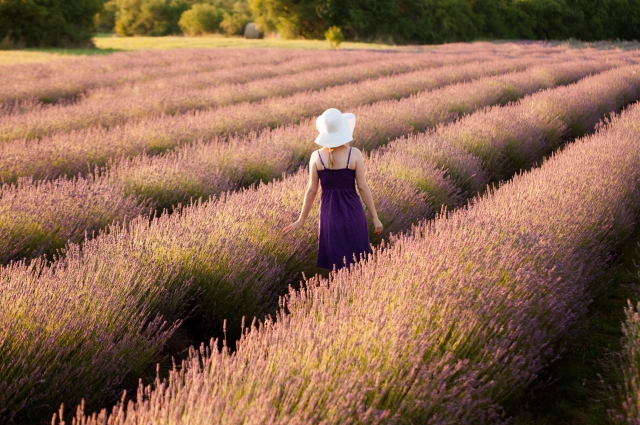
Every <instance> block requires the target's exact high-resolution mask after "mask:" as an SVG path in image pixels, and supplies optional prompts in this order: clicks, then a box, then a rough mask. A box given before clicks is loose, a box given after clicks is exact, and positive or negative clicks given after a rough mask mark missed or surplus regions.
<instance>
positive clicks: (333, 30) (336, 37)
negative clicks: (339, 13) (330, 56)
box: [324, 25, 344, 49]
mask: <svg viewBox="0 0 640 425" xmlns="http://www.w3.org/2000/svg"><path fill="white" fill-rule="evenodd" d="M324 38H325V40H327V41H328V42H329V45H330V46H331V48H332V49H337V48H338V47H339V46H340V43H342V42H343V41H344V35H342V31H341V30H340V28H338V27H336V26H335V25H334V26H332V27H329V29H328V30H327V31H326V32H325V33H324Z"/></svg>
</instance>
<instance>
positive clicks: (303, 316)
mask: <svg viewBox="0 0 640 425" xmlns="http://www.w3.org/2000/svg"><path fill="white" fill-rule="evenodd" d="M65 63H66V64H65ZM71 70H72V71H71ZM0 76H2V79H3V80H6V81H8V83H7V84H3V85H2V87H0V180H1V186H0V306H1V307H2V308H1V309H0V422H2V423H16V424H40V423H42V424H45V423H54V424H61V423H62V421H63V420H64V421H66V423H78V424H149V423H153V424H212V423H224V424H227V423H229V424H231V423H233V424H235V423H238V424H240V423H247V424H252V423H256V424H258V423H299V424H306V423H326V424H329V423H335V424H343V423H409V422H411V423H434V424H435V423H438V424H441V423H499V422H502V421H506V420H508V412H507V410H505V408H504V406H506V405H508V404H511V403H514V402H517V400H519V399H520V398H521V397H523V395H524V394H525V393H526V391H527V388H528V387H529V385H531V384H532V383H535V382H536V379H537V377H538V376H539V375H540V374H541V373H542V372H543V371H544V370H545V368H546V367H547V366H548V365H549V364H550V363H551V362H553V361H554V360H555V359H556V358H557V357H558V355H560V354H561V353H562V350H563V344H565V343H566V336H567V335H568V334H569V333H570V332H571V330H572V329H573V327H575V326H576V324H577V323H579V321H580V320H581V319H582V318H583V317H584V315H585V314H586V309H587V306H588V305H589V303H590V301H591V299H592V297H593V292H592V289H593V285H596V282H598V279H599V277H600V276H601V273H602V272H603V271H604V270H605V269H606V267H607V265H608V257H607V255H608V254H609V252H610V251H611V250H612V249H615V248H616V247H617V246H620V245H621V244H623V243H625V242H626V241H627V238H628V235H629V234H631V233H632V231H633V230H634V229H635V226H636V222H637V219H638V217H640V127H639V126H638V123H639V122H640V107H639V106H638V105H640V103H638V101H640V51H621V50H596V49H572V48H569V47H567V46H559V47H551V46H550V45H546V44H542V43H539V44H536V43H533V44H518V43H504V44H491V43H473V44H450V45H443V46H439V47H436V48H434V49H431V50H428V51H422V52H411V51H403V52H398V51H395V52H392V51H388V52H381V51H327V52H313V51H293V50H288V51H280V50H276V49H253V50H247V49H244V50H234V49H227V50H176V51H168V52H161V53H158V52H151V51H148V52H137V53H115V54H112V55H109V56H104V57H92V58H88V59H87V58H85V59H69V60H68V61H65V60H60V61H56V62H51V63H47V64H22V65H6V66H0ZM330 107H336V108H339V109H341V110H342V111H343V112H353V113H354V114H355V115H356V117H357V120H358V124H357V126H356V130H355V133H354V141H353V143H352V146H355V147H358V148H359V149H361V150H362V151H363V154H364V157H365V166H366V173H367V180H368V182H369V186H370V187H371V190H372V193H373V197H374V200H375V204H376V208H377V210H378V215H379V217H380V220H381V221H382V222H383V224H384V226H385V229H384V232H383V233H382V234H380V235H374V234H373V233H371V234H370V240H371V242H372V244H373V249H374V252H373V254H372V255H371V256H370V257H369V258H368V259H366V260H365V261H362V262H360V263H358V264H357V265H356V266H355V267H352V268H351V269H343V270H340V271H339V272H337V273H336V272H333V273H326V272H323V271H321V270H319V269H317V268H316V267H315V259H316V253H317V243H318V242H317V220H318V212H319V208H318V207H319V205H318V203H316V205H315V206H314V208H313V210H312V212H311V214H310V216H309V218H310V220H309V221H310V222H311V224H307V225H306V226H305V227H304V228H303V229H302V230H301V231H299V232H298V233H297V234H286V235H283V234H282V229H283V228H284V227H285V226H286V225H288V224H290V223H291V222H293V221H294V220H295V219H296V218H297V215H298V213H299V211H300V207H301V205H302V200H303V196H304V190H305V186H306V182H307V181H308V178H309V177H308V168H307V167H306V166H305V164H307V163H308V160H309V156H310V154H311V153H312V152H313V150H314V149H315V148H316V147H318V146H317V145H315V144H314V143H313V140H314V138H315V135H316V128H315V125H314V120H315V117H316V116H317V115H319V114H321V113H322V112H323V111H324V110H325V109H327V108H330ZM498 187H499V188H498ZM369 229H372V224H371V223H369ZM633 317H637V315H636V316H633V312H632V311H631V310H630V313H629V320H630V322H629V324H627V325H626V326H627V328H626V329H628V331H627V334H628V336H629V340H630V341H634V340H635V341H636V342H635V344H636V345H635V346H634V345H633V344H634V343H632V342H630V343H629V344H630V348H629V352H630V353H631V354H630V356H631V357H632V358H636V357H637V356H638V355H637V354H633V353H634V351H633V350H634V349H635V350H637V348H634V347H637V344H638V343H637V340H638V337H637V334H638V332H637V331H635V332H636V333H635V334H634V333H633V329H634V328H633V326H634V325H633V323H634V322H633ZM636 322H637V319H636ZM636 326H637V325H636ZM639 328H640V327H639ZM210 338H211V339H210ZM225 338H226V340H225ZM238 339H239V341H237V340H238ZM171 356H176V357H175V360H174V363H173V366H171V364H172V362H171ZM633 356H636V357H633ZM635 361H636V363H634V364H635V365H636V366H634V367H635V369H633V368H631V369H629V370H630V371H631V372H630V375H629V376H630V378H629V384H628V387H629V401H628V402H627V404H625V406H627V407H623V406H621V407H620V412H623V411H624V412H627V413H625V414H623V413H620V412H617V413H615V415H617V416H615V415H614V414H613V413H612V417H614V416H615V417H616V418H618V419H620V420H621V421H622V419H621V418H623V416H624V415H627V416H629V417H631V416H633V414H634V413H633V412H635V415H636V416H635V417H636V420H638V419H637V418H638V414H637V412H638V407H637V406H638V403H637V401H636V404H635V406H636V407H633V406H634V405H633V404H632V402H631V399H633V398H635V399H636V400H637V397H638V379H640V378H638V376H640V374H638V372H637V359H636V360H635ZM156 365H158V366H157V367H156ZM634 373H635V375H634ZM154 376H156V378H155V380H154ZM634 376H635V378H634ZM62 405H64V407H65V408H64V409H61V406H62ZM76 406H77V408H76ZM629 406H631V407H629ZM625 408H626V409H627V410H626V411H625V410H624V409H625ZM633 409H635V410H633ZM627 416H624V417H625V418H626V417H627ZM625 423H635V422H625Z"/></svg>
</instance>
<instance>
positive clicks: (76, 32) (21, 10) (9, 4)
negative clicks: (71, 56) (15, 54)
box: [0, 0, 102, 47]
mask: <svg viewBox="0 0 640 425" xmlns="http://www.w3.org/2000/svg"><path fill="white" fill-rule="evenodd" d="M101 8H102V2H101V0H0V40H5V44H14V45H25V46H28V47H88V46H91V45H93V43H92V42H91V38H92V37H93V35H94V33H95V23H94V16H95V15H96V13H98V12H99V11H100V10H101Z"/></svg>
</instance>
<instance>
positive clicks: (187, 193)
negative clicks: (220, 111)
mask: <svg viewBox="0 0 640 425" xmlns="http://www.w3.org/2000/svg"><path fill="white" fill-rule="evenodd" d="M610 66H614V65H613V64H604V63H599V62H597V63H596V62H592V61H574V62H570V63H567V64H563V65H558V64H552V65H547V66H536V67H533V68H530V69H529V70H527V71H524V72H519V73H515V74H507V75H505V76H500V77H490V78H489V77H487V78H482V79H479V80H477V81H473V82H469V83H464V84H458V85H453V86H449V87H445V88H442V89H439V90H434V91H431V92H427V93H422V94H420V95H418V96H414V97H410V98H407V99H403V100H401V101H397V102H395V101H394V102H378V103H376V104H374V105H371V106H365V107H360V108H356V109H355V110H353V112H355V113H356V115H357V116H358V122H359V124H358V129H357V131H356V134H355V136H356V140H357V141H356V143H355V145H356V146H357V147H359V148H362V149H365V148H366V150H372V149H375V148H377V147H379V146H381V145H382V144H384V143H385V142H386V141H387V140H388V139H392V138H396V137H400V136H403V135H406V134H408V133H410V132H412V131H423V130H425V129H427V128H429V127H431V126H434V125H436V124H438V123H446V122H450V121H452V120H454V119H455V118H457V117H458V115H459V114H461V113H469V112H472V111H473V110H474V109H476V108H482V107H485V106H487V105H491V104H499V103H506V102H507V101H509V100H515V98H516V97H522V96H524V95H526V94H530V93H533V92H535V91H537V90H541V89H544V88H548V87H552V86H555V85H558V84H567V83H571V82H575V81H577V80H579V79H580V78H583V77H584V76H586V75H588V74H590V73H592V72H599V71H602V70H603V69H607V68H609V67H610ZM390 111H393V113H392V114H391V115H390V114H389V112H390ZM381 116H386V117H387V118H386V119H384V120H380V117H381ZM314 132H315V128H314V126H313V124H312V123H311V122H304V123H303V124H300V125H297V126H287V127H283V128H280V129H277V130H267V131H263V132H261V133H260V134H254V135H253V137H252V138H251V139H248V140H247V139H244V140H243V139H242V138H238V137H236V138H233V139H232V140H231V141H230V142H229V143H225V142H223V141H217V142H213V143H208V144H203V143H200V144H196V145H190V146H187V147H186V148H182V149H179V150H178V151H177V152H171V153H169V154H168V155H162V156H160V157H148V156H141V157H138V158H135V159H133V160H128V161H121V162H120V163H119V164H117V165H114V166H112V167H110V169H109V171H107V172H106V173H102V174H101V175H100V177H89V178H90V179H91V180H92V182H91V183H89V182H87V183H83V184H82V190H77V189H74V190H70V189H69V187H68V186H69V185H68V184H67V183H66V179H64V178H60V179H56V180H54V181H53V182H52V183H46V182H45V183H29V182H27V181H23V182H22V183H21V187H20V188H19V189H18V190H16V189H14V188H13V187H12V186H10V185H7V186H5V189H4V190H3V191H2V192H0V217H5V218H7V219H6V220H4V221H6V222H7V225H6V226H3V227H2V228H1V230H0V240H1V241H5V242H3V243H0V253H1V254H0V262H2V263H6V262H8V261H11V260H16V259H19V258H22V257H26V258H33V257H34V256H37V255H41V254H43V253H44V254H48V255H51V254H53V252H55V251H56V250H57V249H59V248H62V247H63V246H64V245H65V244H66V243H67V242H73V243H79V242H81V241H82V240H83V239H84V234H85V233H86V232H87V231H89V233H90V231H91V230H95V229H99V228H102V227H106V225H108V224H110V223H111V221H113V220H117V221H124V219H128V218H133V217H136V216H137V215H138V214H139V212H140V208H135V207H134V205H135V204H134V203H132V202H131V199H132V197H134V196H135V197H138V199H140V200H150V201H151V202H152V205H153V206H154V207H155V209H156V210H160V211H162V209H164V208H167V209H171V208H173V207H175V206H176V205H178V204H180V203H183V204H186V203H189V201H190V200H191V199H198V198H201V197H202V198H204V199H207V198H209V197H212V196H216V195H219V194H220V193H222V192H224V191H227V190H237V189H239V188H241V187H245V186H247V185H249V184H252V183H254V182H257V181H260V180H262V181H269V180H272V179H273V178H277V177H279V176H280V175H282V173H291V172H294V171H296V170H297V169H298V167H300V165H303V164H304V163H305V162H306V158H308V157H309V155H310V154H311V151H312V149H313V146H312V145H311V144H310V143H309V140H311V139H312V138H313V136H314V134H315V133H314ZM79 180H80V181H83V178H79ZM465 180H467V182H466V185H467V186H469V185H472V184H473V183H474V179H467V178H466V177H465ZM92 185H95V186H96V188H95V190H90V188H91V187H92ZM109 185H113V187H114V190H113V193H108V194H107V193H105V192H104V189H105V188H107V187H108V186H109ZM483 185H484V183H480V185H479V186H478V185H476V186H475V187H474V189H475V190H479V189H481V188H482V187H483ZM76 186H77V185H76ZM3 192H6V193H8V194H9V193H10V194H12V196H4V195H2V193H3ZM79 196H84V198H85V202H86V203H88V204H95V205H96V207H97V208H92V209H90V210H88V211H87V212H86V213H84V214H82V215H81V216H82V217H87V218H89V217H90V214H94V215H95V216H96V219H95V221H94V222H87V226H86V227H83V226H78V217H79V216H78V215H77V210H76V208H67V207H68V206H69V205H74V202H75V201H76V200H77V199H78V197H79ZM118 197H120V198H121V199H122V202H115V200H116V199H118ZM37 199H39V200H40V201H39V202H34V200H37ZM83 203H84V202H83ZM123 204H126V205H127V206H128V208H126V207H125V208H123ZM43 205H45V206H47V208H42V206H43ZM98 206H99V207H98ZM18 218H19V219H18ZM108 218H111V220H108ZM25 222H26V223H28V224H29V225H31V226H29V225H27V224H25ZM100 226H102V227H100ZM64 237H66V239H65V238H64ZM34 241H35V242H37V243H34Z"/></svg>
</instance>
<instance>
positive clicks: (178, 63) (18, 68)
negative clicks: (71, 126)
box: [0, 49, 311, 106]
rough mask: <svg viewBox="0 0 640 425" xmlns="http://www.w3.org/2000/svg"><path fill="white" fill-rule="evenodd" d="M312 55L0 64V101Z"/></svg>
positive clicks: (158, 55) (200, 53)
mask: <svg viewBox="0 0 640 425" xmlns="http://www.w3.org/2000/svg"><path fill="white" fill-rule="evenodd" d="M309 56H311V54H310V52H296V51H293V50H291V51H283V50H275V49H247V50H234V49H228V50H210V49H184V50H171V51H157V50H156V51H146V52H117V53H114V54H111V55H105V56H93V57H89V58H69V59H65V60H62V61H54V62H48V63H41V64H16V65H9V66H6V65H5V66H1V67H0V77H1V78H2V80H3V81H4V82H5V84H3V85H2V88H0V103H2V104H5V105H7V106H10V105H12V104H16V103H17V102H20V101H36V103H37V102H44V103H51V102H56V101H58V100H60V99H71V98H74V97H76V96H79V95H81V94H83V93H86V92H87V91H89V90H93V89H97V88H101V87H118V86H121V85H125V84H135V83H138V82H143V81H148V80H150V79H155V78H158V77H165V78H166V77H171V76H178V75H182V74H197V73H199V72H211V71H214V70H218V69H220V70H222V69H226V68H228V69H233V68H235V67H243V66H248V65H252V64H253V65H259V64H264V65H271V64H277V63H279V62H282V61H291V60H295V59H302V58H305V57H309Z"/></svg>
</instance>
